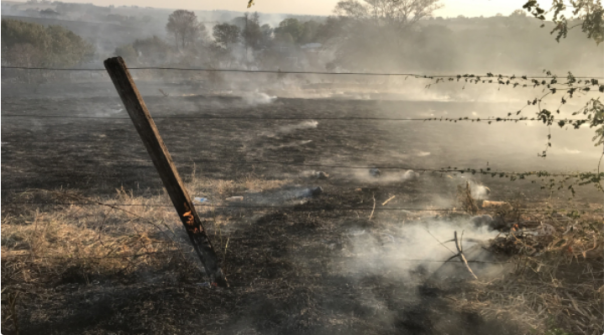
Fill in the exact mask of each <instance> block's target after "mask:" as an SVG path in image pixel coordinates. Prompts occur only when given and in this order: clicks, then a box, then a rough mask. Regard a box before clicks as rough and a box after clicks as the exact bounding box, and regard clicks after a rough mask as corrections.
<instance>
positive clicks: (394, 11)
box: [334, 0, 441, 29]
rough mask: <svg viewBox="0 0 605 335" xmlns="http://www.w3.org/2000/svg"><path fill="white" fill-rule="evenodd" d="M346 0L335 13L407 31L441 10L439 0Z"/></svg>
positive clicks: (340, 2) (338, 6)
mask: <svg viewBox="0 0 605 335" xmlns="http://www.w3.org/2000/svg"><path fill="white" fill-rule="evenodd" d="M363 1H364V2H365V4H364V3H360V2H359V1H357V0H344V1H339V2H338V3H337V4H336V8H335V9H334V12H335V13H336V14H338V15H340V16H347V17H351V18H354V19H358V20H369V21H373V22H374V23H375V24H378V25H389V26H391V27H395V28H397V29H405V28H407V27H408V26H409V25H410V24H413V23H415V22H417V21H419V20H420V19H422V18H424V17H427V16H431V15H432V13H433V12H434V11H435V10H437V9H439V8H440V7H441V6H440V5H439V3H438V2H439V0H363Z"/></svg>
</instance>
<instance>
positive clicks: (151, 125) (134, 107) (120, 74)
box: [104, 57, 228, 287]
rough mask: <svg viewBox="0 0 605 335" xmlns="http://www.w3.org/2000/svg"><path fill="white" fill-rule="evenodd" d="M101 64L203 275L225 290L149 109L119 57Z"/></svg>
mask: <svg viewBox="0 0 605 335" xmlns="http://www.w3.org/2000/svg"><path fill="white" fill-rule="evenodd" d="M104 64H105V69H107V72H108V73H109V76H110V77H111V80H112V81H113V84H114V86H115V87H116V90H117V91H118V94H119V95H120V98H121V99H122V102H123V103H124V106H125V107H126V111H128V115H130V118H131V119H132V122H133V123H134V126H135V128H136V129H137V132H138V133H139V136H140V137H141V140H143V144H145V148H147V152H148V153H149V156H151V160H152V161H153V164H154V165H155V168H156V169H157V170H158V173H159V174H160V177H161V178H162V182H163V183H164V187H166V191H168V195H170V199H171V200H172V204H173V205H174V208H176V211H177V213H178V214H179V217H180V218H181V221H182V222H183V225H184V226H185V229H186V230H187V234H188V235H189V238H190V239H191V243H192V244H193V247H194V249H195V251H196V253H197V255H198V256H199V258H200V260H201V261H202V264H203V265H204V268H205V269H206V273H208V275H209V276H210V280H211V282H212V283H213V284H215V285H218V286H221V287H228V283H227V279H226V278H225V275H224V274H223V272H222V270H221V266H220V262H219V260H218V257H217V256H216V252H215V251H214V248H213V247H212V243H210V238H209V237H208V235H207V234H206V231H205V230H204V227H203V225H202V222H201V221H200V218H199V216H198V215H197V212H196V210H195V207H194V206H193V204H192V202H191V198H190V197H189V193H188V192H187V190H186V189H185V187H184V185H183V182H182V180H181V177H180V176H179V174H178V172H177V170H176V167H175V166H174V163H173V162H172V157H170V153H168V149H166V146H165V145H164V141H163V140H162V138H161V137H160V134H159V133H158V129H157V127H156V125H155V122H154V121H153V119H152V118H151V115H150V114H149V110H147V106H145V102H144V101H143V98H142V97H141V95H140V93H139V90H138V89H137V87H136V85H135V83H134V81H133V79H132V77H131V76H130V73H129V72H128V69H127V68H126V63H125V62H124V60H123V59H122V57H114V58H109V59H107V60H105V62H104Z"/></svg>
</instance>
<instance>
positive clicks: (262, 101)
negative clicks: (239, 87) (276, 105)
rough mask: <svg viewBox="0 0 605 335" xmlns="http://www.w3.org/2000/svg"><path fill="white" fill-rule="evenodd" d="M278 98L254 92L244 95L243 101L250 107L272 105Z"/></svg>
mask: <svg viewBox="0 0 605 335" xmlns="http://www.w3.org/2000/svg"><path fill="white" fill-rule="evenodd" d="M276 98H277V97H275V96H270V95H268V94H267V93H263V92H259V91H253V92H245V93H243V94H242V99H243V100H244V101H245V102H246V104H248V105H249V106H257V105H266V104H270V103H272V102H273V101H274V100H275V99H276Z"/></svg>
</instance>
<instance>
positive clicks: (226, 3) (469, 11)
mask: <svg viewBox="0 0 605 335" xmlns="http://www.w3.org/2000/svg"><path fill="white" fill-rule="evenodd" d="M63 1H64V2H81V3H91V2H92V3H94V4H95V5H99V6H108V5H114V6H123V5H125V6H132V5H137V6H141V7H147V6H149V7H156V8H171V9H189V10H213V9H223V10H234V11H245V10H246V5H247V2H248V1H247V0H171V1H165V0H63ZM337 2H338V0H255V3H256V4H255V5H254V6H253V7H252V8H251V9H250V10H253V11H258V12H264V13H284V14H286V13H291V14H315V15H330V14H331V13H332V9H333V8H334V6H335V5H336V3H337ZM526 2H527V0H442V1H441V3H442V4H443V5H444V6H443V8H442V9H440V10H439V11H438V12H436V13H435V16H444V17H447V16H458V15H464V16H481V15H483V16H494V15H496V14H497V13H502V14H504V15H508V14H510V13H512V12H513V11H514V10H515V9H519V8H521V7H522V6H523V4H525V3H526ZM538 2H540V3H542V4H543V5H545V6H544V7H549V6H548V2H549V0H540V1H538ZM551 3H552V2H551Z"/></svg>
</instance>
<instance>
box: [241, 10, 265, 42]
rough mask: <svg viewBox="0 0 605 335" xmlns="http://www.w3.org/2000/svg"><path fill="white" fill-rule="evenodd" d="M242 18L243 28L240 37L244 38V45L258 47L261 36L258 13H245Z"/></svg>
mask: <svg viewBox="0 0 605 335" xmlns="http://www.w3.org/2000/svg"><path fill="white" fill-rule="evenodd" d="M244 19H245V22H244V28H243V29H242V33H241V34H242V39H243V40H244V43H245V44H246V47H250V48H252V49H255V50H257V49H259V48H260V46H261V42H262V38H263V33H262V31H261V27H260V20H259V16H258V13H254V14H252V15H251V16H249V15H248V13H246V15H245V16H244Z"/></svg>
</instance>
